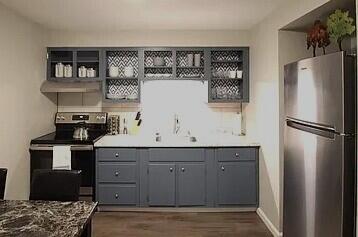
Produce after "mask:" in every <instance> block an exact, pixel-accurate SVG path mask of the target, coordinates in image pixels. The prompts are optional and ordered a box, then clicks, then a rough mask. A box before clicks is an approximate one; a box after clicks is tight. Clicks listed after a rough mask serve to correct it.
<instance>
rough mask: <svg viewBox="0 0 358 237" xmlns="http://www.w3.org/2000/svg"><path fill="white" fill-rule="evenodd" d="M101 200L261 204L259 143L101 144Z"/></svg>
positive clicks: (169, 204) (98, 189) (98, 182)
mask: <svg viewBox="0 0 358 237" xmlns="http://www.w3.org/2000/svg"><path fill="white" fill-rule="evenodd" d="M96 162H97V164H96V199H97V201H98V202H99V204H100V205H118V206H119V205H124V206H141V207H148V206H151V207H160V206H162V207H185V206H186V207H200V206H204V207H205V206H206V207H215V206H229V205H230V206H245V207H257V206H258V202H259V196H258V147H230V148H99V149H97V150H96Z"/></svg>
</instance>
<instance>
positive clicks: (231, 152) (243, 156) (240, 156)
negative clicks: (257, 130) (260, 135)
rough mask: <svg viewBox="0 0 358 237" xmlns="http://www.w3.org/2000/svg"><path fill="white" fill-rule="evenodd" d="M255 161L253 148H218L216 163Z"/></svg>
mask: <svg viewBox="0 0 358 237" xmlns="http://www.w3.org/2000/svg"><path fill="white" fill-rule="evenodd" d="M255 159H256V152H255V148H219V149H218V161H240V160H252V161H254V160H255Z"/></svg>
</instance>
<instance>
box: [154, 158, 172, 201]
mask: <svg viewBox="0 0 358 237" xmlns="http://www.w3.org/2000/svg"><path fill="white" fill-rule="evenodd" d="M175 173H176V169H175V164H174V163H167V164H149V166H148V178H149V187H148V204H149V206H175Z"/></svg>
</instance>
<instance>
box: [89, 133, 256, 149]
mask: <svg viewBox="0 0 358 237" xmlns="http://www.w3.org/2000/svg"><path fill="white" fill-rule="evenodd" d="M94 146H95V147H259V146H260V144H258V143H257V142H254V141H251V140H250V139H248V138H247V137H246V136H233V135H217V136H206V137H198V138H197V141H196V142H190V141H189V138H188V137H182V136H175V135H169V136H162V141H161V142H156V141H155V137H154V136H151V137H148V136H131V135H114V136H113V135H106V136H104V137H102V138H101V139H99V140H98V141H97V142H96V143H95V145H94Z"/></svg>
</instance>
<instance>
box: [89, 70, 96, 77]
mask: <svg viewBox="0 0 358 237" xmlns="http://www.w3.org/2000/svg"><path fill="white" fill-rule="evenodd" d="M95 76H96V73H95V70H94V69H93V68H88V69H87V77H95Z"/></svg>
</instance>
